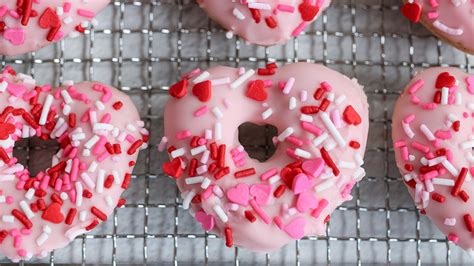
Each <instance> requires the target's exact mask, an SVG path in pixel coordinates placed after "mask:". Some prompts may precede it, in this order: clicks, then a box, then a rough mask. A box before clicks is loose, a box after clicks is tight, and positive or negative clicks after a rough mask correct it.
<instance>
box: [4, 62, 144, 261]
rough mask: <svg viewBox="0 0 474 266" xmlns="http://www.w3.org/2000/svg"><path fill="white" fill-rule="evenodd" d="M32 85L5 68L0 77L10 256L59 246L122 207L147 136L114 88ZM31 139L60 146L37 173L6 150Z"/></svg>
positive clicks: (133, 110)
mask: <svg viewBox="0 0 474 266" xmlns="http://www.w3.org/2000/svg"><path fill="white" fill-rule="evenodd" d="M35 85H36V84H35V81H34V80H33V79H32V78H31V77H29V76H27V75H23V74H18V75H15V73H14V72H13V71H12V70H11V69H10V68H8V67H7V69H6V70H5V71H4V72H3V73H2V74H0V107H1V108H0V253H1V254H3V255H5V256H7V257H8V258H10V259H12V260H14V261H18V260H20V259H21V260H28V259H30V258H32V257H44V256H46V255H47V254H48V253H49V252H50V251H51V250H53V249H56V248H61V247H64V246H65V245H67V244H68V243H69V242H71V241H72V240H73V239H74V238H75V237H76V236H77V235H80V234H82V233H86V232H88V231H90V230H92V229H93V228H94V227H95V226H96V225H98V224H99V223H101V222H103V221H105V220H106V219H107V216H109V215H110V214H111V213H112V212H113V210H114V208H115V207H116V206H117V205H123V204H124V200H123V199H120V195H121V194H122V192H123V191H124V189H126V188H127V187H128V183H129V182H130V177H131V173H132V170H133V165H134V164H135V160H136V159H137V155H138V151H139V149H140V148H141V146H143V145H145V144H144V141H143V140H145V141H146V139H147V138H148V137H147V135H148V133H147V132H146V130H145V129H143V128H142V126H143V123H142V122H140V121H139V115H138V112H137V110H136V108H135V106H134V105H133V103H132V102H131V100H130V99H129V98H128V97H127V96H126V95H125V94H124V93H122V92H120V91H118V90H116V89H114V88H110V87H107V86H105V85H103V84H100V83H95V82H83V83H78V84H70V85H69V86H66V87H61V88H57V89H51V87H50V86H42V87H41V86H39V85H38V87H35ZM38 92H39V95H38ZM30 103H32V104H33V105H32V104H30ZM41 106H43V107H41ZM12 107H13V108H15V110H16V111H15V110H13V109H12ZM38 107H39V108H38ZM21 108H22V109H21ZM18 110H24V114H22V112H23V111H20V112H19V111H18ZM55 113H56V115H55ZM74 116H75V117H74ZM44 118H46V119H45V120H43V119H44ZM35 128H36V129H35ZM32 136H41V137H45V138H51V139H57V140H58V142H59V143H60V145H61V149H60V150H59V152H58V154H57V155H56V156H55V158H53V159H52V161H53V163H52V167H50V168H48V169H46V170H44V171H42V172H40V173H39V174H37V175H36V176H30V173H29V171H28V169H27V168H25V166H23V165H21V164H18V163H16V161H17V160H16V158H13V155H12V151H13V146H14V144H15V142H16V140H19V139H21V138H28V137H32ZM127 136H128V138H127ZM91 139H92V140H94V141H91ZM142 139H143V140H142ZM112 177H113V178H112ZM81 190H82V191H83V193H81V192H80V191H81ZM86 190H87V191H89V192H86ZM87 194H90V196H88V195H87ZM55 202H57V203H55ZM60 202H62V203H60ZM74 210H75V211H74ZM22 217H23V218H22Z"/></svg>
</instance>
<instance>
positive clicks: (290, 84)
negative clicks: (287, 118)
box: [283, 77, 296, 110]
mask: <svg viewBox="0 0 474 266" xmlns="http://www.w3.org/2000/svg"><path fill="white" fill-rule="evenodd" d="M293 85H295V78H293V77H292V78H289V79H288V81H287V82H286V84H285V87H284V88H283V94H289V93H290V92H291V89H293ZM295 101H296V99H295ZM290 110H291V108H290Z"/></svg>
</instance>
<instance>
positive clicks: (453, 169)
mask: <svg viewBox="0 0 474 266" xmlns="http://www.w3.org/2000/svg"><path fill="white" fill-rule="evenodd" d="M442 164H443V166H444V168H446V170H448V172H450V173H451V174H452V175H453V176H456V177H457V176H458V175H459V170H458V169H456V167H454V165H452V164H451V162H449V161H448V160H444V161H443V162H442Z"/></svg>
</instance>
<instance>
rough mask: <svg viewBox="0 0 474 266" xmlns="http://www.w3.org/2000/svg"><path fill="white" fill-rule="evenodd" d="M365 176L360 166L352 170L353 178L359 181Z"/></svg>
mask: <svg viewBox="0 0 474 266" xmlns="http://www.w3.org/2000/svg"><path fill="white" fill-rule="evenodd" d="M364 176H365V169H364V168H362V167H359V168H357V170H356V171H355V172H354V177H353V179H354V180H357V181H359V180H360V179H362V178H363V177H364Z"/></svg>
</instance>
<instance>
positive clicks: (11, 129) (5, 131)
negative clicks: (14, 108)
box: [0, 122, 15, 140]
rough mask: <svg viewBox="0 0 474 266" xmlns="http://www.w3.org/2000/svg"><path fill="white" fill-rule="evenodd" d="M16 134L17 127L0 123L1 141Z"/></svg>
mask: <svg viewBox="0 0 474 266" xmlns="http://www.w3.org/2000/svg"><path fill="white" fill-rule="evenodd" d="M13 133H15V126H14V125H12V124H10V123H2V122H0V140H6V139H8V137H10V135H11V134H13Z"/></svg>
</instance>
